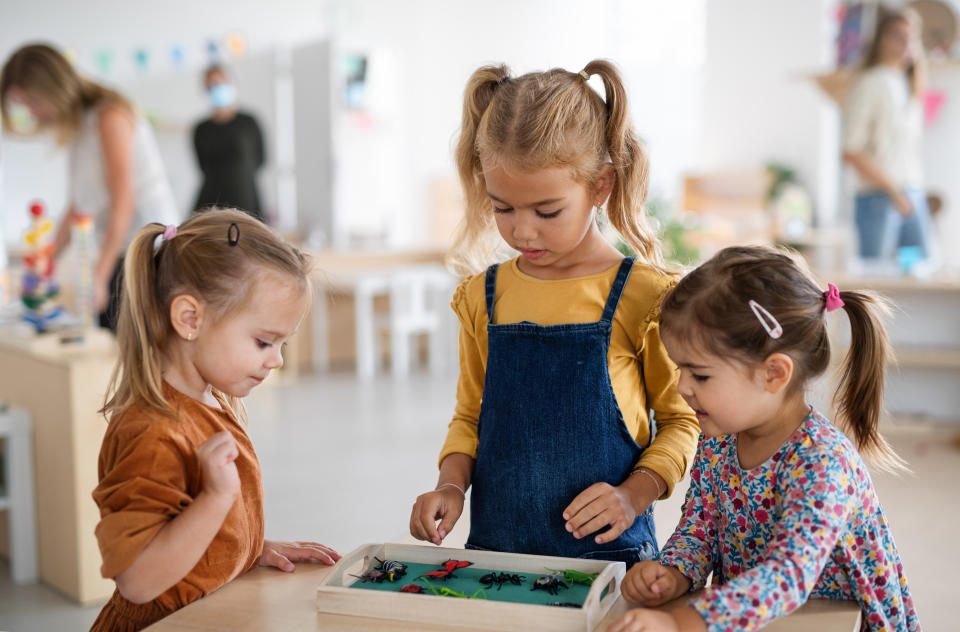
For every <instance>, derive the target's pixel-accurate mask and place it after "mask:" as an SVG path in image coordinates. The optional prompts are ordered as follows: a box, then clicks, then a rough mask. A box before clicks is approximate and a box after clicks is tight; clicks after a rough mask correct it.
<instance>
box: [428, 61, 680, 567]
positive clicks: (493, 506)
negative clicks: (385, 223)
mask: <svg viewBox="0 0 960 632" xmlns="http://www.w3.org/2000/svg"><path fill="white" fill-rule="evenodd" d="M592 75H598V76H599V77H600V78H601V79H602V80H603V85H604V88H605V93H606V99H603V98H601V97H600V95H599V94H597V92H595V91H594V90H593V89H592V88H591V87H590V86H589V85H588V83H587V80H588V79H589V77H590V76H592ZM457 164H458V169H459V172H460V179H461V183H462V185H463V188H464V193H465V198H466V205H467V213H466V218H465V221H464V223H463V226H462V228H461V232H460V234H459V237H458V240H457V243H456V244H455V245H454V247H453V248H452V249H451V253H452V257H451V263H452V264H453V265H454V267H456V268H458V270H459V271H460V272H462V273H464V274H465V275H466V274H470V273H475V272H478V271H480V270H482V269H483V266H485V265H486V264H488V263H489V262H490V261H495V260H497V258H498V257H497V251H498V250H505V249H504V248H503V247H502V246H504V245H505V246H508V247H509V248H511V249H513V250H514V251H518V252H519V253H520V256H519V257H516V258H513V259H510V260H508V261H506V262H505V263H503V264H502V265H499V266H498V265H493V266H490V267H489V268H487V269H486V271H485V272H480V273H479V274H474V275H473V276H470V277H469V278H467V279H466V280H465V281H464V282H463V283H462V284H461V285H460V287H459V288H457V291H456V294H455V295H454V299H453V308H454V310H455V311H456V313H457V315H458V316H459V318H460V323H461V328H460V381H459V384H458V387H457V406H456V410H455V413H454V416H453V420H452V421H451V423H450V430H449V432H448V434H447V440H446V443H445V445H444V447H443V450H442V451H441V454H440V477H439V481H438V483H437V487H436V489H435V490H434V491H431V492H428V493H425V494H422V495H421V496H420V497H419V498H418V499H417V502H416V504H415V505H414V508H413V512H412V515H411V518H410V531H411V534H412V535H413V536H414V537H417V538H419V539H421V540H428V541H430V542H433V543H434V544H440V543H441V542H442V541H443V539H444V538H445V537H446V535H447V534H448V533H449V532H450V530H451V529H452V527H453V525H454V524H455V523H456V521H457V519H458V518H459V517H460V514H461V513H462V511H463V504H464V497H465V491H466V489H467V488H468V487H469V486H470V485H471V484H472V485H473V492H472V497H471V514H470V516H471V524H470V537H469V540H468V542H467V547H468V548H476V549H489V550H495V551H510V552H518V553H528V554H539V555H556V556H565V557H588V558H599V559H606V560H622V561H625V562H627V563H628V564H632V563H634V562H636V561H639V560H643V559H650V558H652V557H655V556H656V555H657V542H656V536H655V533H654V525H653V517H652V512H651V505H652V503H653V501H654V500H656V499H657V498H664V497H666V496H668V495H669V494H670V492H671V491H672V489H673V486H674V484H675V483H676V482H677V481H679V480H680V479H681V478H682V477H683V475H684V472H685V471H686V469H687V467H688V465H689V463H690V460H691V458H692V456H693V453H694V451H695V448H696V442H697V436H698V434H699V427H698V426H697V422H696V417H695V416H694V414H693V412H692V411H691V410H690V409H689V407H687V405H686V404H685V403H684V402H683V400H682V398H680V396H679V395H678V394H677V390H676V375H677V374H676V368H675V367H674V365H673V364H672V363H671V362H670V360H669V358H668V357H667V355H666V353H665V351H664V349H663V345H662V343H661V342H660V336H659V330H658V321H657V314H658V311H657V306H658V304H659V301H660V297H661V296H662V295H663V294H664V293H665V292H666V291H667V290H668V289H669V288H670V287H671V286H672V285H673V283H674V281H673V279H672V277H671V276H670V275H669V274H667V273H666V272H665V271H664V270H663V268H662V266H661V262H660V257H659V253H658V251H657V242H656V239H655V237H654V236H653V234H652V232H651V231H650V229H649V228H648V227H647V225H646V223H645V221H644V215H643V206H642V204H643V199H644V197H645V194H646V188H647V158H646V154H645V153H644V150H643V147H642V146H641V144H640V143H639V141H638V140H637V137H636V136H635V134H634V132H633V129H632V126H631V124H630V122H629V118H628V106H627V100H626V94H625V92H624V86H623V82H622V80H621V78H620V75H619V73H618V71H617V70H616V68H615V67H614V66H613V65H612V64H611V63H609V62H606V61H593V62H591V63H589V64H588V65H587V66H586V68H585V69H584V70H582V71H581V72H579V73H575V72H568V71H566V70H561V69H554V70H550V71H547V72H541V73H530V74H526V75H523V76H521V77H510V75H509V71H508V69H507V68H506V67H505V66H486V67H483V68H480V69H478V70H477V71H476V72H474V73H473V75H472V76H471V78H470V81H469V83H468V85H467V89H466V93H465V97H464V108H463V124H462V129H461V134H460V140H459V144H458V147H457ZM604 204H606V208H607V211H606V216H607V219H608V221H609V224H610V225H612V226H613V228H615V229H616V230H617V231H618V232H619V234H620V235H621V236H622V237H623V239H624V240H625V241H626V242H627V243H628V244H629V245H630V246H631V247H632V248H633V249H634V250H635V251H636V252H638V253H639V254H640V257H639V258H638V259H637V260H635V259H634V258H633V257H628V258H624V257H623V256H622V255H621V254H620V252H618V251H617V250H616V249H615V248H614V247H613V246H612V245H610V243H609V242H608V241H607V240H606V239H605V238H604V236H603V235H602V234H601V233H600V230H599V229H598V223H597V221H596V218H595V216H594V211H593V209H594V207H597V208H599V207H602V206H603V205H604ZM494 226H496V229H497V231H498V232H499V235H500V237H501V238H502V241H501V240H497V239H496V235H495V234H494V233H493V230H492V228H493V227H494ZM504 242H505V243H504ZM651 410H652V411H653V414H652V415H651V414H650V411H651ZM438 520H439V521H440V522H439V525H438V524H437V521H438Z"/></svg>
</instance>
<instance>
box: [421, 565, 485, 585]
mask: <svg viewBox="0 0 960 632" xmlns="http://www.w3.org/2000/svg"><path fill="white" fill-rule="evenodd" d="M467 566H473V562H461V561H460V560H447V561H446V562H444V563H443V568H442V569H441V570H436V571H430V572H429V573H424V574H423V575H421V576H420V577H429V578H430V579H442V580H444V581H446V580H448V579H450V578H451V577H456V575H454V574H453V571H455V570H457V569H458V568H464V567H467Z"/></svg>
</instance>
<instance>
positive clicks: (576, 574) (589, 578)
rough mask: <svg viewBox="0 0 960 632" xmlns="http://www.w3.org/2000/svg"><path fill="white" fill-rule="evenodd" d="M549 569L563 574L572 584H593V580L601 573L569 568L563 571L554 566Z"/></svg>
mask: <svg viewBox="0 0 960 632" xmlns="http://www.w3.org/2000/svg"><path fill="white" fill-rule="evenodd" d="M547 570H548V571H553V572H554V573H560V574H562V575H563V578H564V579H565V580H567V581H568V582H570V583H571V584H586V585H587V586H592V585H593V580H595V579H596V578H597V577H598V576H599V575H600V573H581V572H580V571H574V570H571V569H569V568H568V569H566V570H562V571H558V570H555V569H552V568H548V569H547Z"/></svg>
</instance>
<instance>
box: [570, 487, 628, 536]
mask: <svg viewBox="0 0 960 632" xmlns="http://www.w3.org/2000/svg"><path fill="white" fill-rule="evenodd" d="M644 509H646V508H644ZM638 513H639V512H638V511H637V509H636V508H635V507H634V505H633V499H632V497H631V495H630V492H629V490H628V489H627V488H625V487H624V486H622V485H621V486H618V487H614V486H613V485H610V484H609V483H594V484H593V485H591V486H590V487H588V488H586V489H585V490H583V491H582V492H580V493H579V494H577V497H576V498H574V499H573V502H571V503H570V504H569V505H567V508H566V509H564V510H563V519H564V520H566V521H567V524H566V529H567V531H569V532H570V533H572V534H573V537H575V538H577V539H578V540H579V539H580V538H585V537H586V536H588V535H590V534H591V533H595V532H597V531H599V530H600V529H602V528H604V527H606V526H609V527H610V528H609V529H607V530H606V531H605V532H603V533H601V534H600V535H598V536H597V537H596V538H595V541H596V542H597V544H604V543H606V542H612V541H614V540H616V539H617V538H619V537H620V534H621V533H623V532H624V531H626V530H627V529H629V528H630V525H632V524H633V521H634V520H636V519H637V515H638Z"/></svg>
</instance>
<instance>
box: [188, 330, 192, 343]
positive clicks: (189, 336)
mask: <svg viewBox="0 0 960 632" xmlns="http://www.w3.org/2000/svg"><path fill="white" fill-rule="evenodd" d="M187 340H188V341H190V342H192V341H193V332H192V331H191V332H190V333H188V334H187Z"/></svg>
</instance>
